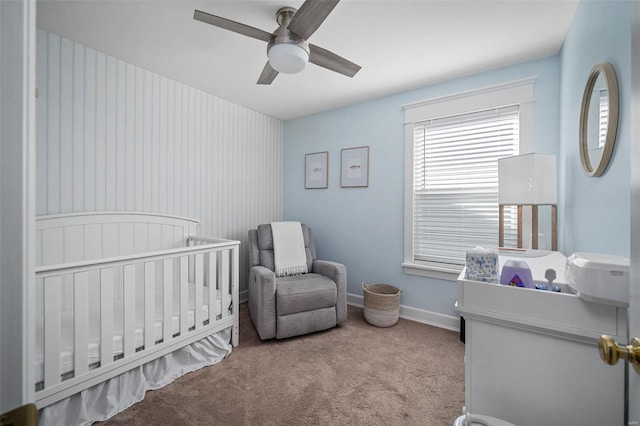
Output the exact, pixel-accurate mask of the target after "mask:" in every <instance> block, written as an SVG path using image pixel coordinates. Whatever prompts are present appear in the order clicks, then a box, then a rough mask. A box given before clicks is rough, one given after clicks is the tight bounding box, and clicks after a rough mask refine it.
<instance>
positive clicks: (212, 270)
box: [207, 252, 218, 324]
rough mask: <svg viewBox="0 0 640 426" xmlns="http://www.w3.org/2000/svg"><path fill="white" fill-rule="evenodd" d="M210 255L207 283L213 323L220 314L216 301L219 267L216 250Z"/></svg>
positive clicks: (210, 317) (211, 322)
mask: <svg viewBox="0 0 640 426" xmlns="http://www.w3.org/2000/svg"><path fill="white" fill-rule="evenodd" d="M208 256H209V271H208V274H209V275H208V277H207V285H208V286H209V324H213V322H214V321H215V320H216V316H217V315H218V309H217V303H216V292H217V285H216V278H217V277H218V276H217V269H216V260H217V259H218V256H217V254H216V252H211V253H209V254H208Z"/></svg>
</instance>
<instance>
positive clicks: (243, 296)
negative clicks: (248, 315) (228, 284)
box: [238, 290, 249, 303]
mask: <svg viewBox="0 0 640 426" xmlns="http://www.w3.org/2000/svg"><path fill="white" fill-rule="evenodd" d="M238 301H239V302H240V303H244V302H248V301H249V290H242V291H241V292H239V293H238Z"/></svg>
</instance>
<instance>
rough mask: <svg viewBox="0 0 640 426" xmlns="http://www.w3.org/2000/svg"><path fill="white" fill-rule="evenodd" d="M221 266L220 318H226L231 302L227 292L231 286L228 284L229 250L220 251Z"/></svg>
mask: <svg viewBox="0 0 640 426" xmlns="http://www.w3.org/2000/svg"><path fill="white" fill-rule="evenodd" d="M221 263H222V265H221V266H222V268H221V277H220V283H221V286H220V287H221V288H220V290H221V291H222V307H221V308H222V318H226V317H228V316H229V304H230V303H231V295H230V294H229V289H230V288H231V287H230V285H229V250H228V249H227V250H224V251H223V252H222V261H221Z"/></svg>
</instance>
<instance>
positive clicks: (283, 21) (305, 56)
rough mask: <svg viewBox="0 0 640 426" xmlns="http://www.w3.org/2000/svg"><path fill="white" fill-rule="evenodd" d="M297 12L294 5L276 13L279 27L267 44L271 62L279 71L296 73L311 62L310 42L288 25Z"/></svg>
mask: <svg viewBox="0 0 640 426" xmlns="http://www.w3.org/2000/svg"><path fill="white" fill-rule="evenodd" d="M295 13H296V9H294V8H292V7H283V8H280V9H279V10H278V12H277V13H276V18H277V21H278V24H279V25H280V26H279V27H278V29H277V30H276V31H275V32H274V33H273V36H272V37H271V41H269V44H268V45H267V56H268V57H269V63H270V64H271V66H272V67H273V69H275V70H276V71H278V72H281V73H283V74H295V73H298V72H300V71H302V70H304V69H305V68H306V66H307V63H308V62H309V52H310V51H309V43H307V41H306V40H304V39H302V38H301V37H299V36H298V35H296V34H294V33H292V32H291V31H289V29H288V28H287V26H288V25H289V22H290V21H291V18H293V15H294V14H295Z"/></svg>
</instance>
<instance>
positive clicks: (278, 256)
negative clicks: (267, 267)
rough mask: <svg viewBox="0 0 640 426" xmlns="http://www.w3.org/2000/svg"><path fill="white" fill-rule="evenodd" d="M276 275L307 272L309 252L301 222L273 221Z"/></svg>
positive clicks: (272, 231)
mask: <svg viewBox="0 0 640 426" xmlns="http://www.w3.org/2000/svg"><path fill="white" fill-rule="evenodd" d="M271 233H272V235H273V257H274V261H275V264H276V276H277V277H286V276H289V275H299V274H306V273H307V254H306V252H305V250H304V237H303V236H302V226H301V225H300V222H271Z"/></svg>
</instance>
